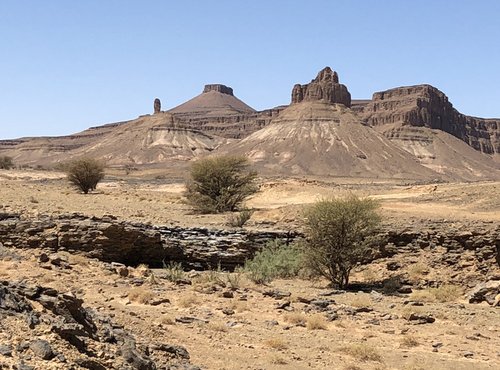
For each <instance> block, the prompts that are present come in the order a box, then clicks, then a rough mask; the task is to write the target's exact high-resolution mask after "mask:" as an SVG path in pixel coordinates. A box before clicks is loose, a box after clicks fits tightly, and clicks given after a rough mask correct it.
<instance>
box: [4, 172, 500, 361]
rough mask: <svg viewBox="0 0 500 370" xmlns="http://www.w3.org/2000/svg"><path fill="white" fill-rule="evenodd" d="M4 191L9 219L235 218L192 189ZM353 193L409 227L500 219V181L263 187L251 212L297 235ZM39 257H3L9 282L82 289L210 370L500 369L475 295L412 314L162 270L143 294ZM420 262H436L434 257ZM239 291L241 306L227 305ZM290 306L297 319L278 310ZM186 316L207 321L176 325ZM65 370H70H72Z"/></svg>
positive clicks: (14, 177) (89, 268)
mask: <svg viewBox="0 0 500 370" xmlns="http://www.w3.org/2000/svg"><path fill="white" fill-rule="evenodd" d="M0 189H1V191H0V212H1V211H2V210H4V211H19V212H24V213H28V214H31V215H36V214H41V213H52V214H57V213H68V212H80V213H84V214H87V215H97V216H101V215H104V214H113V215H115V216H117V217H119V218H123V219H129V220H139V221H142V222H151V223H154V224H178V225H186V226H187V225H205V226H213V227H220V226H223V225H225V224H226V222H227V217H228V215H227V214H224V215H216V216H213V215H212V216H201V215H195V214H193V213H192V212H191V210H190V207H189V206H188V205H186V204H185V203H184V200H183V198H182V191H183V186H182V184H181V183H176V182H174V183H169V181H168V179H158V180H154V181H148V182H144V181H140V180H139V179H138V177H137V176H136V177H126V176H124V177H123V178H121V179H120V178H117V177H109V178H108V179H106V181H104V182H103V183H101V184H100V185H99V186H98V189H97V191H96V193H94V194H89V195H83V194H78V193H77V192H76V191H75V190H74V189H72V188H71V187H69V186H68V185H67V183H66V181H65V180H64V176H63V175H62V174H59V173H53V172H37V171H25V172H21V171H0ZM347 193H355V194H358V195H361V196H371V197H374V198H376V199H379V200H380V202H381V205H382V211H383V213H384V215H385V217H386V218H387V219H389V220H398V222H405V220H410V219H414V218H422V219H426V220H438V219H448V220H457V221H463V220H483V221H488V222H492V223H498V222H500V212H499V210H500V183H496V182H482V183H466V184H465V183H464V184H433V185H408V184H401V183H371V182H364V183H363V184H359V183H356V182H353V181H352V180H346V181H342V180H341V179H339V181H338V182H335V183H332V182H330V183H323V182H321V181H317V180H307V179H294V180H276V179H274V180H264V179H262V180H261V192H259V193H258V194H256V195H255V196H254V197H252V199H250V200H249V201H248V203H247V206H248V207H251V208H253V209H255V210H256V211H255V213H254V214H253V216H252V219H251V220H250V222H249V227H256V228H257V227H258V228H261V227H272V228H280V229H286V228H294V227H296V226H297V225H299V224H300V217H301V212H302V209H303V206H304V205H307V204H309V203H311V202H314V201H315V200H317V199H320V198H326V197H331V196H339V195H345V194H347ZM39 253H40V251H35V252H33V251H26V250H24V251H21V250H18V251H16V254H17V255H18V258H15V259H12V258H9V259H4V260H0V279H7V280H18V279H25V280H26V281H27V282H29V283H36V284H41V285H45V286H51V287H54V288H56V289H59V290H62V291H73V292H75V294H77V295H79V296H81V297H83V299H84V300H85V304H86V305H87V306H91V307H94V308H96V309H98V310H100V311H103V312H106V313H109V314H112V315H113V316H114V319H115V320H116V321H118V322H119V323H122V324H124V325H125V326H126V327H127V328H128V329H130V330H131V331H132V332H134V333H135V334H136V335H137V336H138V337H139V338H142V339H141V340H155V341H163V342H166V343H171V344H179V345H183V346H185V347H186V348H187V349H188V351H189V352H190V354H191V362H192V363H193V364H196V365H198V366H201V367H202V368H204V369H221V370H222V369H228V370H229V369H294V370H295V369H343V370H347V369H350V370H356V369H408V370H410V369H412V370H418V369H454V370H459V369H498V368H500V352H499V348H500V315H499V314H498V313H499V311H498V309H495V308H492V307H489V306H487V305H471V304H468V303H466V301H465V300H464V296H463V295H459V296H457V297H455V298H454V299H452V300H450V301H449V302H446V303H438V302H426V303H425V304H424V306H423V307H413V308H411V307H410V308H409V306H408V305H407V304H405V301H408V300H409V299H410V300H411V297H408V296H407V295H403V296H401V295H385V294H381V293H378V292H373V293H362V292H348V293H343V294H334V295H328V294H329V293H330V292H331V289H328V288H327V286H326V283H325V282H322V281H318V282H311V281H306V280H298V279H296V280H278V281H275V282H273V283H271V285H270V286H259V285H255V284H253V283H251V282H250V281H248V280H247V279H246V278H245V276H242V275H238V274H236V275H234V274H233V275H228V274H227V273H215V272H204V273H186V274H185V277H186V278H189V279H191V280H192V282H193V285H187V286H186V285H176V284H174V283H172V282H170V281H169V280H167V279H166V278H165V277H164V274H165V272H164V271H161V270H158V271H153V272H152V273H153V275H154V276H155V278H154V279H150V278H149V279H145V280H146V281H147V282H146V283H145V284H144V285H142V286H140V287H135V286H134V284H133V281H132V277H120V276H119V275H117V274H116V273H113V272H111V271H109V269H108V268H107V266H106V265H105V264H104V263H101V262H99V261H95V260H88V259H86V258H84V257H81V256H73V255H65V256H63V257H64V258H66V259H67V260H68V261H69V262H70V264H71V266H72V268H71V269H59V268H56V267H54V268H52V269H51V270H47V269H46V268H42V267H41V266H40V263H39V262H38V259H37V257H38V254H39ZM412 258H419V259H420V260H421V261H422V263H424V264H425V256H413V257H412ZM381 269H383V267H382V266H379V265H376V264H375V265H373V266H370V268H369V269H368V272H367V268H363V269H359V270H358V271H356V272H355V274H354V275H353V281H359V282H363V281H364V282H366V281H369V280H371V279H373V276H374V275H375V276H376V275H379V274H380V273H381ZM437 273H440V272H437ZM131 274H132V276H137V277H144V275H147V274H149V275H150V274H151V273H150V272H148V271H147V270H145V269H140V268H138V269H131ZM231 285H232V286H233V287H234V289H231ZM273 289H278V290H281V291H286V292H290V294H291V295H290V297H289V298H282V299H275V298H272V297H267V296H264V295H263V292H265V291H267V290H273ZM228 291H231V292H232V296H233V297H232V298H225V297H224V292H228ZM134 294H135V296H136V298H135V299H134V298H133V296H134ZM137 296H138V297H139V298H137ZM151 296H153V297H155V298H168V300H169V301H170V302H169V303H162V304H160V305H157V306H152V305H150V304H148V300H147V297H151ZM226 296H227V294H226ZM140 297H145V298H144V299H142V298H140ZM304 298H305V299H306V300H310V299H331V300H332V301H333V302H332V303H331V305H332V306H333V307H336V308H338V312H339V316H338V318H336V319H335V320H333V321H328V320H325V318H324V316H323V315H321V314H320V313H319V312H317V311H315V310H314V309H311V305H308V304H306V303H302V301H303V299H304ZM141 300H143V301H144V303H141V302H140V301H141ZM286 300H289V301H290V309H289V310H290V311H287V310H282V309H277V308H276V305H277V304H278V303H283V302H284V301H286ZM362 307H368V308H369V310H366V311H368V312H357V313H355V314H352V313H349V312H352V311H353V310H356V309H358V308H362ZM408 310H418V311H419V312H423V313H426V314H432V315H433V316H434V317H435V318H436V322H434V323H432V324H423V325H415V324H412V323H410V322H409V321H408V320H406V319H405V318H404V316H405V314H407V313H408ZM361 311H363V310H361ZM183 316H188V317H192V318H195V321H194V322H193V323H190V324H183V323H180V322H176V319H179V318H180V317H183ZM7 335H9V340H10V341H13V342H15V341H16V338H18V337H19V338H20V337H22V333H18V332H15V330H14V331H13V332H12V331H11V332H9V334H7V333H5V332H1V333H0V341H2V340H4V339H5V338H6V336H7ZM55 366H56V367H54V368H61V369H64V368H65V367H64V366H65V365H64V364H60V367H58V365H57V364H56V365H55Z"/></svg>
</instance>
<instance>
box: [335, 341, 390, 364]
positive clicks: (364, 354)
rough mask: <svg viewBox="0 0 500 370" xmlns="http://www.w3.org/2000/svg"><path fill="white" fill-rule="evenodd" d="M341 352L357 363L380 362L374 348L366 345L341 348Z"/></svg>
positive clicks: (379, 357)
mask: <svg viewBox="0 0 500 370" xmlns="http://www.w3.org/2000/svg"><path fill="white" fill-rule="evenodd" d="M341 350H342V352H344V353H346V354H348V355H349V356H352V357H354V358H355V359H356V360H358V361H362V362H367V361H375V362H382V356H381V355H380V353H379V352H378V351H377V350H376V349H375V348H373V347H372V346H370V345H368V344H366V343H362V344H361V343H360V344H352V345H349V346H346V347H343V348H342V349H341Z"/></svg>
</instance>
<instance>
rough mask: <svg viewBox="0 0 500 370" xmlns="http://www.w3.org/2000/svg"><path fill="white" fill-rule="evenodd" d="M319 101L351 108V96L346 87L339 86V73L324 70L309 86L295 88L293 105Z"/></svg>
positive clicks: (327, 69) (328, 68) (327, 68)
mask: <svg viewBox="0 0 500 370" xmlns="http://www.w3.org/2000/svg"><path fill="white" fill-rule="evenodd" d="M317 100H320V101H324V102H327V103H338V104H343V105H345V106H346V107H350V106H351V94H350V93H349V91H348V90H347V87H346V86H345V85H342V84H339V77H338V75H337V72H334V71H332V70H331V68H330V67H326V68H324V69H322V70H321V71H320V72H319V73H318V75H317V76H316V78H315V79H314V80H312V81H311V82H310V83H309V84H306V85H300V84H297V85H295V86H294V87H293V90H292V104H294V103H300V102H302V101H317Z"/></svg>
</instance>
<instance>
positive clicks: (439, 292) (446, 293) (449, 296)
mask: <svg viewBox="0 0 500 370" xmlns="http://www.w3.org/2000/svg"><path fill="white" fill-rule="evenodd" d="M462 295H463V290H462V288H461V287H459V286H456V285H450V284H447V285H441V286H440V287H438V288H428V289H423V290H416V291H414V292H413V293H412V294H411V298H412V299H414V300H417V301H422V302H440V303H446V302H454V301H456V300H457V299H459V298H460V297H461V296H462Z"/></svg>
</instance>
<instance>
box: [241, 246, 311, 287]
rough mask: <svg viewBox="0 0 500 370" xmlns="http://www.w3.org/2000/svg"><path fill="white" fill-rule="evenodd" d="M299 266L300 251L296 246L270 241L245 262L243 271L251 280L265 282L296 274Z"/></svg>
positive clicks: (259, 282) (258, 282)
mask: <svg viewBox="0 0 500 370" xmlns="http://www.w3.org/2000/svg"><path fill="white" fill-rule="evenodd" d="M300 268H301V252H300V249H299V248H298V247H297V246H295V245H293V244H290V245H285V244H280V242H278V241H271V242H269V243H267V244H266V246H265V247H264V248H263V249H262V250H261V251H259V252H257V253H256V254H255V256H254V258H253V259H252V260H248V261H246V262H245V266H244V271H245V272H246V273H247V274H248V277H249V278H250V280H252V281H253V282H255V283H257V284H267V283H270V282H271V281H272V280H274V279H277V278H290V277H294V276H297V275H298V273H299V271H300Z"/></svg>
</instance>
